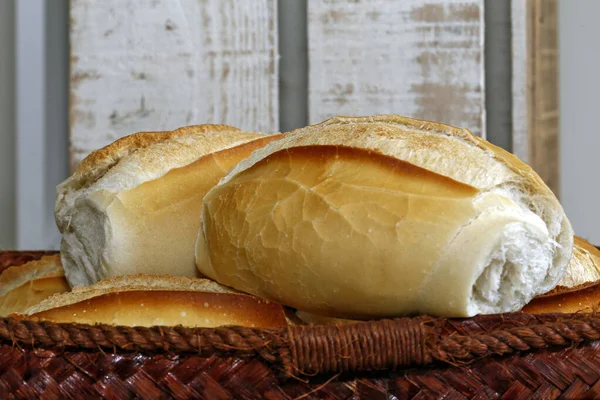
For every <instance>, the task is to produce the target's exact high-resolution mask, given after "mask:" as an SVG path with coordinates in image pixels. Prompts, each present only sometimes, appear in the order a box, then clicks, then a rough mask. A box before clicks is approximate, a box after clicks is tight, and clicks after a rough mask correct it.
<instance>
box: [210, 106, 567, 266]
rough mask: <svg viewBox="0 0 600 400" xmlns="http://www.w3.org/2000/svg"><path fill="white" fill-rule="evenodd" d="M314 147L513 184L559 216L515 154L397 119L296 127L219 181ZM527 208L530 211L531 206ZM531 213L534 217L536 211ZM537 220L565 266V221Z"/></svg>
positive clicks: (490, 183) (469, 179)
mask: <svg viewBox="0 0 600 400" xmlns="http://www.w3.org/2000/svg"><path fill="white" fill-rule="evenodd" d="M319 145H336V146H347V147H358V148H363V149H367V150H372V151H375V152H379V153H382V154H385V155H388V156H392V157H395V158H398V159H400V160H404V161H407V162H409V163H411V164H414V165H416V166H419V167H421V168H424V169H427V170H430V171H433V172H435V173H438V174H440V175H444V176H447V177H449V178H452V179H454V180H456V181H458V182H462V183H465V184H467V185H470V186H473V187H475V188H477V189H479V190H482V191H486V190H491V189H494V188H499V189H503V188H504V189H507V190H511V189H512V188H514V187H516V186H518V187H520V188H521V190H522V191H523V192H526V193H531V194H533V193H535V194H536V196H535V198H536V200H537V201H538V205H537V207H539V206H540V205H542V206H543V207H544V208H545V209H547V210H548V211H550V210H552V211H553V213H552V215H556V214H562V215H564V212H563V210H562V207H561V205H560V203H559V202H558V200H557V199H556V197H555V196H554V194H553V193H552V191H551V190H550V189H549V188H548V187H547V186H546V184H545V183H544V182H543V181H542V179H541V178H540V177H539V175H537V174H536V173H535V172H534V171H533V170H532V169H531V167H530V166H529V165H527V164H525V163H524V162H522V161H521V160H519V158H518V157H516V156H515V155H513V154H511V153H509V152H507V151H505V150H503V149H502V148H500V147H497V146H494V145H493V144H491V143H489V142H487V141H485V140H483V139H481V138H479V137H476V136H474V135H473V134H472V133H471V132H470V131H469V130H468V129H462V128H456V127H452V126H449V125H444V124H440V123H435V122H428V121H421V120H416V119H411V118H406V117H401V116H398V115H378V116H372V117H334V118H331V119H328V120H327V121H324V122H322V123H320V124H316V125H311V126H308V127H306V128H301V129H296V130H295V131H292V132H290V133H287V134H286V135H285V136H284V137H283V138H282V139H281V140H278V141H276V142H273V143H270V144H268V145H267V146H265V147H263V148H262V149H259V150H257V151H256V152H255V153H254V154H253V155H252V156H251V157H249V158H247V159H246V160H243V161H242V162H240V163H239V164H238V165H237V166H236V167H235V168H233V169H232V170H231V172H230V173H229V174H228V175H227V176H226V177H225V178H223V180H222V181H221V183H225V182H227V181H228V180H230V179H231V178H232V177H234V176H236V175H237V174H238V173H240V172H241V171H244V170H246V169H248V168H250V167H252V166H253V165H254V164H256V163H257V162H258V161H260V160H262V159H264V158H266V157H268V156H269V155H270V154H273V153H276V152H278V151H282V150H285V149H288V148H291V147H302V146H319ZM524 200H525V201H526V199H524ZM527 206H528V208H535V207H536V206H534V205H531V204H527ZM534 211H537V213H539V210H534ZM539 214H544V213H539ZM542 217H543V218H545V221H544V222H546V224H547V225H548V230H549V232H550V234H551V235H552V236H553V237H556V236H558V235H559V233H560V232H561V230H562V231H563V233H565V234H564V235H563V236H565V237H564V238H560V239H561V240H559V243H560V244H561V245H564V246H566V247H567V250H568V251H567V254H566V255H565V256H564V257H565V258H566V259H565V260H564V264H566V262H567V259H568V258H569V257H570V251H571V250H570V249H571V247H572V240H573V238H572V229H571V226H570V223H569V221H568V220H567V219H566V218H555V219H551V217H547V216H545V215H542ZM567 232H568V233H569V234H566V233H567Z"/></svg>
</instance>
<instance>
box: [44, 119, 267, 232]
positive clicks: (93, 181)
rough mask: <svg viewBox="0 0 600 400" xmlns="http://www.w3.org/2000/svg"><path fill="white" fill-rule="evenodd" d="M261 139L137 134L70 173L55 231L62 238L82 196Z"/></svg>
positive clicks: (61, 190)
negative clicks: (71, 213)
mask: <svg viewBox="0 0 600 400" xmlns="http://www.w3.org/2000/svg"><path fill="white" fill-rule="evenodd" d="M264 136H265V135H264V134H261V133H255V132H244V131H241V130H239V129H237V128H234V127H231V126H227V125H195V126H188V127H183V128H179V129H177V130H175V131H171V132H140V133H136V134H133V135H129V136H126V137H124V138H122V139H119V140H117V141H115V142H114V143H112V144H109V145H108V146H106V147H104V148H102V149H100V150H97V151H95V152H93V153H91V154H90V155H89V156H87V157H86V158H85V159H84V160H83V161H82V162H81V163H80V164H79V166H78V167H77V169H76V171H75V173H74V174H73V175H71V176H70V177H69V178H68V179H67V180H65V181H64V182H63V183H61V184H60V185H58V186H57V198H56V204H55V218H56V223H57V226H58V228H59V230H60V231H61V232H64V230H65V229H67V227H68V225H69V221H70V218H69V215H70V214H69V209H70V208H71V207H72V206H73V204H74V203H75V201H76V200H77V198H79V197H80V196H83V195H85V194H86V193H89V192H92V191H100V190H105V191H107V192H108V193H117V192H119V191H121V190H125V189H132V188H135V187H137V186H139V185H140V184H142V183H144V182H147V181H151V180H154V179H158V178H160V177H161V176H163V175H165V174H166V173H168V172H169V171H170V170H172V169H174V168H179V167H182V166H185V165H188V164H190V163H192V162H194V161H196V160H198V159H199V158H200V157H202V156H205V155H207V154H210V153H213V152H216V151H220V150H224V149H227V148H230V147H234V146H237V145H239V144H242V143H246V142H249V141H252V140H255V139H259V138H261V137H264Z"/></svg>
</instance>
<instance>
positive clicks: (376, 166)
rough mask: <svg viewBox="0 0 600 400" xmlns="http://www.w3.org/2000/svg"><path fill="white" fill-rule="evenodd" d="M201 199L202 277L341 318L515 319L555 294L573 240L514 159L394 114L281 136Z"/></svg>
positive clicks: (463, 134)
mask: <svg viewBox="0 0 600 400" xmlns="http://www.w3.org/2000/svg"><path fill="white" fill-rule="evenodd" d="M332 149H334V150H333V151H332ZM338 153H339V154H338ZM391 159H393V160H394V162H390V160H391ZM400 165H402V167H400ZM399 171H402V172H403V173H402V176H401V175H400V174H399V173H398V172H399ZM425 171H426V172H425ZM400 176H401V177H400ZM469 193H470V195H469ZM461 195H464V196H461ZM450 199H452V201H450ZM463 200H464V201H463ZM203 203H204V204H203V211H202V228H201V230H200V234H199V239H198V241H197V242H196V243H197V245H196V261H197V266H198V269H199V270H200V271H201V273H203V274H205V275H206V276H209V277H211V278H213V279H215V280H217V281H220V282H222V283H224V284H226V285H229V286H232V287H236V288H238V289H240V290H243V291H246V292H249V293H253V294H256V295H259V296H262V297H265V298H270V299H273V300H276V301H279V302H282V303H283V304H286V305H288V306H291V307H295V308H298V309H302V310H306V311H310V312H313V313H315V314H326V315H335V316H339V317H350V318H358V317H363V318H367V317H373V316H377V317H379V316H396V315H404V314H411V313H419V312H424V313H430V314H434V313H435V314H436V315H444V316H467V315H473V314H474V313H493V312H502V311H515V310H518V309H520V308H521V307H522V306H523V305H524V304H526V303H527V302H528V301H529V300H530V299H531V298H532V297H533V296H534V295H537V294H539V293H544V292H546V291H548V290H550V289H551V288H553V287H554V286H555V285H556V284H557V282H558V281H559V279H560V277H561V275H562V273H563V272H564V269H565V267H566V265H567V263H568V260H569V258H570V252H571V248H572V240H573V234H572V229H571V226H570V224H569V222H568V220H567V218H566V216H565V214H564V211H563V210H562V207H561V206H560V204H559V203H558V201H557V199H556V197H555V196H554V195H553V194H552V192H551V191H550V190H549V189H548V188H547V187H546V186H545V185H544V184H543V182H542V181H541V179H539V177H538V176H537V175H536V174H535V172H533V171H532V170H531V168H530V167H528V166H527V165H525V164H524V163H522V162H521V161H520V160H518V159H517V158H516V157H514V156H512V155H510V154H508V153H506V152H505V151H503V150H501V149H498V148H496V147H494V146H493V145H491V144H489V143H486V142H485V141H482V140H480V139H478V138H476V137H474V136H473V135H472V134H471V133H470V132H469V131H468V130H466V129H458V128H454V127H451V126H447V125H442V124H437V123H432V122H426V121H419V120H414V119H409V118H403V117H399V116H393V115H384V116H375V117H335V118H332V119H330V120H327V121H325V122H323V123H320V124H317V125H312V126H309V127H306V128H301V129H298V130H295V131H292V132H290V133H287V134H285V136H284V137H283V138H282V139H281V140H278V141H276V142H274V143H271V144H269V145H267V146H265V147H263V148H261V149H259V150H257V151H255V152H254V153H253V154H252V155H251V156H250V157H249V158H247V159H245V160H243V161H241V162H240V163H238V164H237V165H236V167H234V168H233V169H232V171H231V172H230V173H229V174H228V175H227V176H226V177H225V178H223V179H222V180H221V181H220V182H219V184H218V185H217V186H215V187H214V188H212V189H211V190H210V191H209V192H208V193H207V194H206V196H205V197H204V200H203ZM556 243H558V245H557V244H556ZM511 265H516V267H515V268H512V267H509V266H511ZM505 268H506V270H505ZM517 271H518V272H517ZM513 274H514V275H515V276H513ZM520 274H521V275H523V276H526V278H527V279H519V278H518V277H516V275H520ZM480 278H481V279H480ZM495 282H497V285H494V283H495ZM488 283H490V284H489V285H488ZM399 285H404V287H406V288H408V290H402V291H400V293H399V291H398V289H397V288H398V287H400V286H399Z"/></svg>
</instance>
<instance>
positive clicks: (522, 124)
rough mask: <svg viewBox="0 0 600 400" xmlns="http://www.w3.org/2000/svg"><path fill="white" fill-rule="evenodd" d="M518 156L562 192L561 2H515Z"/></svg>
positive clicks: (515, 149)
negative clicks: (560, 138) (560, 131)
mask: <svg viewBox="0 0 600 400" xmlns="http://www.w3.org/2000/svg"><path fill="white" fill-rule="evenodd" d="M512 60H513V61H512V69H513V73H512V86H513V96H512V98H513V152H514V153H515V154H516V155H517V156H518V157H519V158H521V159H522V160H524V161H525V162H527V163H529V164H530V165H531V166H532V167H533V169H534V170H535V171H536V172H537V173H538V174H539V175H540V176H541V178H542V179H543V180H544V181H545V182H546V184H547V185H548V186H549V187H550V189H552V190H553V191H554V193H555V194H557V195H558V194H559V192H560V179H559V178H560V176H559V175H560V171H559V150H560V146H559V93H558V4H557V1H556V0H512Z"/></svg>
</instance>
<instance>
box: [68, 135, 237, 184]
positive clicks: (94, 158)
mask: <svg viewBox="0 0 600 400" xmlns="http://www.w3.org/2000/svg"><path fill="white" fill-rule="evenodd" d="M226 131H240V130H239V129H238V128H236V127H233V126H228V125H212V124H206V125H192V126H186V127H182V128H179V129H176V130H174V131H163V132H138V133H134V134H131V135H127V136H124V137H122V138H120V139H117V140H116V141H114V142H112V143H110V144H109V145H107V146H105V147H103V148H101V149H99V150H96V151H93V152H92V153H90V154H89V155H88V156H87V157H86V158H84V159H83V160H82V161H81V162H80V163H79V165H78V166H77V169H76V170H75V174H76V175H77V176H78V177H79V178H80V184H81V185H85V183H86V182H95V181H96V179H97V178H98V177H100V176H102V175H104V174H105V173H106V171H107V170H109V169H110V168H112V167H113V166H114V165H115V164H117V163H118V162H119V161H121V160H122V159H123V158H126V157H128V156H129V155H131V154H132V153H135V152H136V151H138V150H140V149H144V148H146V147H149V146H151V145H153V144H155V143H159V142H165V141H168V140H170V139H175V138H178V137H185V136H191V135H197V134H201V133H208V134H210V133H217V132H226Z"/></svg>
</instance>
